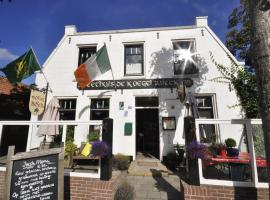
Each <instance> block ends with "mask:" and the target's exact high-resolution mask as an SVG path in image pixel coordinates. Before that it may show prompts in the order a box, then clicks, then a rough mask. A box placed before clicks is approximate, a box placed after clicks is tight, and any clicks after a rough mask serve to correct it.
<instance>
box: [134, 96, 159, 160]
mask: <svg viewBox="0 0 270 200" xmlns="http://www.w3.org/2000/svg"><path fill="white" fill-rule="evenodd" d="M137 97H145V98H149V97H157V98H158V102H159V96H141V95H138V96H135V98H134V108H135V112H134V116H135V118H134V120H135V123H134V124H135V126H134V128H135V134H134V135H135V138H134V140H135V146H134V152H135V154H134V155H135V156H134V158H135V159H134V160H136V156H137V148H136V146H137V130H136V127H137V120H136V117H137V116H136V111H137V110H142V109H156V110H158V149H159V160H161V145H160V140H161V138H160V103H158V106H153V107H151V106H140V107H136V98H137Z"/></svg>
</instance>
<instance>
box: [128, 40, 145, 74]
mask: <svg viewBox="0 0 270 200" xmlns="http://www.w3.org/2000/svg"><path fill="white" fill-rule="evenodd" d="M124 73H125V76H142V75H143V73H144V72H143V45H142V44H140V45H125V69H124Z"/></svg>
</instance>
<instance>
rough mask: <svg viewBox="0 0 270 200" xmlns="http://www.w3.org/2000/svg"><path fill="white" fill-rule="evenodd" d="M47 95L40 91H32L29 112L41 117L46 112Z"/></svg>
mask: <svg viewBox="0 0 270 200" xmlns="http://www.w3.org/2000/svg"><path fill="white" fill-rule="evenodd" d="M45 99H46V94H45V93H44V92H41V91H38V90H34V89H32V90H31V95H30V100H29V110H30V112H31V113H32V114H33V115H41V114H42V113H43V112H44V107H45Z"/></svg>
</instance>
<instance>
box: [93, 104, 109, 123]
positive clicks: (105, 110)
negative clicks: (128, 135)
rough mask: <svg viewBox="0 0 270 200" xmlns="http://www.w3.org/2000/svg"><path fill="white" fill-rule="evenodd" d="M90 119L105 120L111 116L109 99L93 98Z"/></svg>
mask: <svg viewBox="0 0 270 200" xmlns="http://www.w3.org/2000/svg"><path fill="white" fill-rule="evenodd" d="M90 108H91V110H90V120H103V119H104V118H107V117H109V108H110V101H109V99H91V105H90Z"/></svg>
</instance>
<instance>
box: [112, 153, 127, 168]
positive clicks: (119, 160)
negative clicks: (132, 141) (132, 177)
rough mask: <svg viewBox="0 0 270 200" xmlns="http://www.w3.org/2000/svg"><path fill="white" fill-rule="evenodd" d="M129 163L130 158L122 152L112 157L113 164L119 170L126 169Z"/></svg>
mask: <svg viewBox="0 0 270 200" xmlns="http://www.w3.org/2000/svg"><path fill="white" fill-rule="evenodd" d="M129 164H130V159H129V157H128V156H126V155H124V154H120V153H119V154H116V155H114V157H113V165H114V167H115V168H117V169H119V170H126V169H128V167H129Z"/></svg>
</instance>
